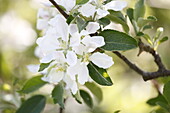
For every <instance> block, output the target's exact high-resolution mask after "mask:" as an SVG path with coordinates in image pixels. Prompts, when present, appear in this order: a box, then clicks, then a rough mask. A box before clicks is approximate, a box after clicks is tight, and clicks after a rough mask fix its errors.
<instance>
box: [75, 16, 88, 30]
mask: <svg viewBox="0 0 170 113" xmlns="http://www.w3.org/2000/svg"><path fill="white" fill-rule="evenodd" d="M87 24H88V22H86V21H84V20H83V19H81V18H77V27H78V30H79V32H81V31H82V30H83V29H84V28H85V27H86V26H87Z"/></svg>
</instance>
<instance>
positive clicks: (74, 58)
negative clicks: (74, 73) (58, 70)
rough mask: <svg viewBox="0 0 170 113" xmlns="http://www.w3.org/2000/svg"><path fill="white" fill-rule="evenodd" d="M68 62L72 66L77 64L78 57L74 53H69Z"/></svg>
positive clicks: (67, 55)
mask: <svg viewBox="0 0 170 113" xmlns="http://www.w3.org/2000/svg"><path fill="white" fill-rule="evenodd" d="M66 61H67V63H68V64H69V65H70V66H73V65H75V64H76V63H77V55H76V54H75V53H74V52H73V51H68V52H67V54H66Z"/></svg>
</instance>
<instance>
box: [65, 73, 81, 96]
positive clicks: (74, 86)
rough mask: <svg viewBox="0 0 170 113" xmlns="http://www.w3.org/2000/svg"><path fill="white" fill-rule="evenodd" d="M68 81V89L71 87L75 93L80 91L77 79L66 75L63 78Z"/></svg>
mask: <svg viewBox="0 0 170 113" xmlns="http://www.w3.org/2000/svg"><path fill="white" fill-rule="evenodd" d="M63 80H64V81H65V83H66V89H71V92H72V93H73V95H75V94H76V93H77V91H78V86H77V83H76V81H75V80H72V79H70V76H68V75H66V76H65V77H64V79H63Z"/></svg>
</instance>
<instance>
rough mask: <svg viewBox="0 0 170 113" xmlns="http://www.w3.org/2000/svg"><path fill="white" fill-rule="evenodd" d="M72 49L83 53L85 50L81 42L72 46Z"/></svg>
mask: <svg viewBox="0 0 170 113" xmlns="http://www.w3.org/2000/svg"><path fill="white" fill-rule="evenodd" d="M72 49H73V50H74V51H75V53H77V54H79V55H83V52H85V49H86V47H85V46H84V45H83V44H80V45H78V46H74V47H73V48H72Z"/></svg>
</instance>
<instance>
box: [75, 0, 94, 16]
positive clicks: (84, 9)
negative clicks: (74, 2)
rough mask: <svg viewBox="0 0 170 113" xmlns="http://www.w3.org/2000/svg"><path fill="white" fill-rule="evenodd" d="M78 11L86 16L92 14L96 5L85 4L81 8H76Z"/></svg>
mask: <svg viewBox="0 0 170 113" xmlns="http://www.w3.org/2000/svg"><path fill="white" fill-rule="evenodd" d="M78 11H79V12H80V13H81V14H82V15H83V16H86V17H90V16H93V15H94V13H95V12H96V7H95V6H93V5H91V4H88V3H87V4H85V5H83V6H82V7H81V8H79V9H78Z"/></svg>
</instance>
